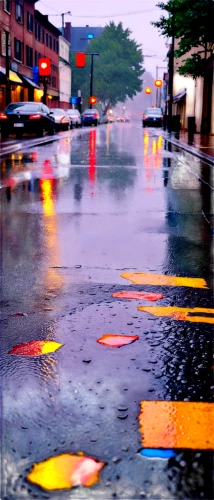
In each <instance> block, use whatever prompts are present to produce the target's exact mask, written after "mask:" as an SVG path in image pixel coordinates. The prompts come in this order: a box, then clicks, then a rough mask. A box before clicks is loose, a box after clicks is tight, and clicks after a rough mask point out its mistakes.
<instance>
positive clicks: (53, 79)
mask: <svg viewBox="0 0 214 500" xmlns="http://www.w3.org/2000/svg"><path fill="white" fill-rule="evenodd" d="M52 87H55V88H56V77H55V76H52Z"/></svg>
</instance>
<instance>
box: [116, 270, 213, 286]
mask: <svg viewBox="0 0 214 500" xmlns="http://www.w3.org/2000/svg"><path fill="white" fill-rule="evenodd" d="M120 276H121V277H122V278H125V279H126V280H129V281H131V283H133V284H134V285H162V286H188V287H189V286H191V287H193V288H208V287H207V284H206V281H205V280H204V279H203V278H181V277H180V276H167V275H165V274H152V273H122V274H121V275H120Z"/></svg>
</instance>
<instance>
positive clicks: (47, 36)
mask: <svg viewBox="0 0 214 500" xmlns="http://www.w3.org/2000/svg"><path fill="white" fill-rule="evenodd" d="M48 40H49V35H48V33H46V47H49V43H48Z"/></svg>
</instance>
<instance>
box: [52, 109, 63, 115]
mask: <svg viewBox="0 0 214 500" xmlns="http://www.w3.org/2000/svg"><path fill="white" fill-rule="evenodd" d="M51 112H52V113H53V114H54V115H56V116H60V115H64V111H63V109H52V110H51Z"/></svg>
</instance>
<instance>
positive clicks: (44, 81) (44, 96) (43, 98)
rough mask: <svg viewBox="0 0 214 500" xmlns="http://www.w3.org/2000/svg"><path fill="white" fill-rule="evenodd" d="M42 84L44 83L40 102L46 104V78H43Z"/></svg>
mask: <svg viewBox="0 0 214 500" xmlns="http://www.w3.org/2000/svg"><path fill="white" fill-rule="evenodd" d="M43 85H44V94H43V96H42V102H43V104H46V101H47V79H46V78H44V80H43Z"/></svg>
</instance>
